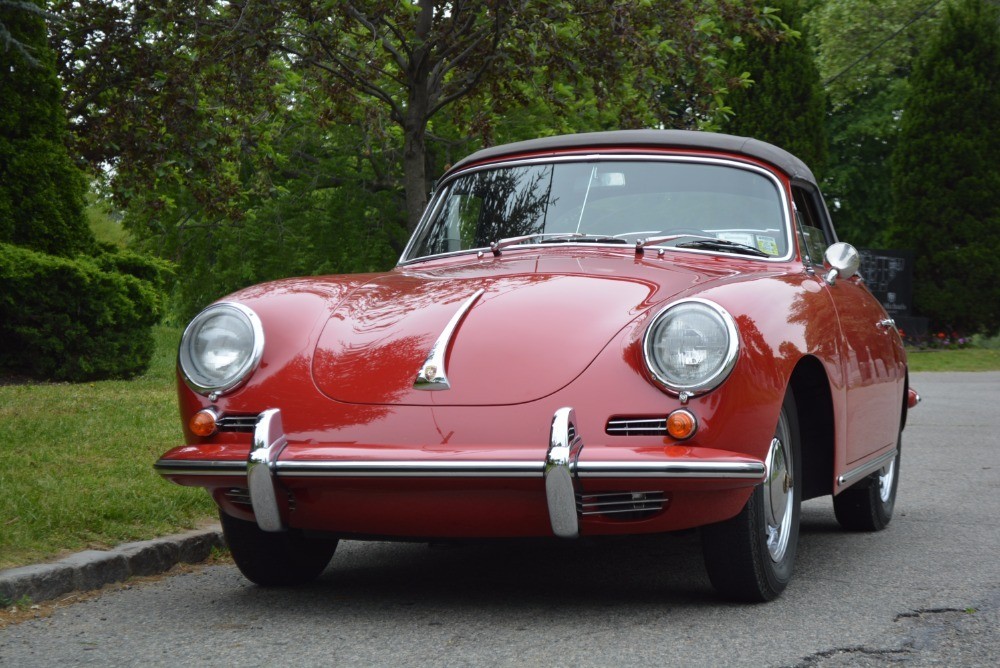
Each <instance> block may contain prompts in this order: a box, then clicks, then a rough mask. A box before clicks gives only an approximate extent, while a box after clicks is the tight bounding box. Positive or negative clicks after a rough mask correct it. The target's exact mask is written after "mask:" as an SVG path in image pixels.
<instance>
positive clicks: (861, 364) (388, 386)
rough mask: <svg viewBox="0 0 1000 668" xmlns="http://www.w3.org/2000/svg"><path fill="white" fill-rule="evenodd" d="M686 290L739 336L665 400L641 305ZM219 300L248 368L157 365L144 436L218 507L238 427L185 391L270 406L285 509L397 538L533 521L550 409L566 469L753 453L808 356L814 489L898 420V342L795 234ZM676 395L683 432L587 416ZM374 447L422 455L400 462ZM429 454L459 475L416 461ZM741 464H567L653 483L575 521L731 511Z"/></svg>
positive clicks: (523, 528)
mask: <svg viewBox="0 0 1000 668" xmlns="http://www.w3.org/2000/svg"><path fill="white" fill-rule="evenodd" d="M604 150H607V151H608V152H613V153H629V154H632V153H637V152H643V153H647V154H658V155H659V154H665V153H667V152H668V151H665V150H649V149H644V150H641V149H639V148H638V147H635V146H621V147H618V148H617V149H604ZM580 152H585V151H572V150H569V151H564V152H563V153H565V154H567V155H568V154H573V153H580ZM669 153H670V154H671V155H676V154H683V155H702V156H711V157H713V158H715V159H720V160H733V161H739V162H742V163H748V162H751V163H754V164H756V165H758V166H760V167H763V168H765V169H767V170H768V171H770V172H772V173H774V174H775V175H776V176H777V178H778V179H779V181H780V182H781V184H782V185H783V187H784V189H785V191H786V192H785V197H787V198H788V201H791V190H790V189H791V183H792V181H791V179H790V177H789V175H788V174H785V173H784V172H782V171H781V170H779V169H778V168H777V167H775V166H773V165H770V164H768V163H766V162H763V161H761V160H753V159H751V158H748V157H747V156H746V155H740V154H729V153H719V152H707V151H686V150H673V151H669ZM515 157H518V156H516V155H515V156H511V155H508V156H505V157H504V158H503V159H504V160H510V159H513V158H515ZM522 157H523V156H522ZM535 157H537V154H536V155H535ZM473 164H476V163H473ZM460 167H461V168H462V169H465V168H468V167H469V165H461V166H460ZM478 290H483V291H484V292H483V294H482V296H481V297H480V298H479V299H478V301H477V302H476V303H475V305H474V307H473V308H471V309H470V310H469V312H468V314H467V315H466V316H465V318H464V320H462V321H461V323H460V325H459V327H458V330H457V332H456V334H455V336H454V338H453V344H452V346H451V348H450V349H449V355H448V357H447V367H448V374H449V380H450V383H451V388H452V389H451V390H449V391H445V392H428V391H420V390H417V389H415V388H414V379H415V377H416V375H417V373H418V371H419V370H420V368H421V365H422V364H423V362H424V360H425V358H426V357H427V354H428V350H429V348H430V347H431V346H432V345H433V344H434V341H435V338H436V337H437V336H438V335H439V333H440V332H441V331H442V329H443V328H444V327H445V326H446V324H447V323H448V321H449V319H450V318H452V316H453V314H454V313H455V311H456V309H457V308H458V307H459V305H460V304H462V303H463V302H464V301H465V300H467V299H468V298H469V297H470V295H472V294H474V293H475V292H476V291H478ZM692 296H696V297H699V298H704V299H709V300H711V301H713V302H714V303H716V304H718V305H719V306H721V307H723V308H724V309H726V310H727V311H728V312H729V313H730V314H732V316H733V318H734V320H735V321H736V324H737V327H738V331H739V337H740V344H741V345H740V348H739V357H738V359H737V362H736V366H735V368H734V369H733V371H732V373H731V375H730V376H729V378H728V379H727V380H726V381H725V382H724V383H723V384H722V385H721V386H720V387H718V388H717V389H715V390H713V391H711V392H708V393H706V394H701V395H697V396H693V397H690V398H689V399H688V400H687V401H683V400H682V398H681V397H678V396H675V395H673V394H671V393H668V392H665V391H664V390H662V389H661V388H660V387H658V386H657V385H656V384H655V383H654V382H653V380H652V378H651V376H650V372H649V371H648V370H647V367H646V365H645V363H644V361H643V353H642V336H643V333H644V331H645V328H646V325H647V324H648V322H649V320H650V318H652V317H653V316H654V315H655V314H656V313H657V312H659V311H660V309H662V308H663V307H664V306H665V305H667V304H669V303H671V302H673V301H675V300H677V299H681V298H684V297H692ZM226 301H228V302H238V303H240V304H243V305H245V306H247V307H249V308H250V309H252V310H253V311H254V312H255V313H256V314H257V315H259V317H260V320H261V322H262V323H263V331H264V336H265V340H266V345H265V348H264V352H263V357H262V359H261V361H260V364H259V367H258V368H257V369H256V370H255V371H254V373H253V374H252V375H251V376H250V377H249V380H248V381H247V382H246V383H245V384H244V385H243V386H242V387H240V388H239V389H236V390H235V391H232V392H230V393H227V394H224V395H222V396H218V397H215V398H214V399H213V398H210V397H208V396H205V395H204V394H200V393H198V392H195V391H194V390H192V389H190V388H189V387H188V385H187V384H186V383H185V381H184V379H183V377H181V375H180V374H179V376H178V396H179V402H180V408H181V418H182V422H183V425H184V432H185V442H186V443H185V445H182V446H180V447H176V448H174V449H172V450H170V451H169V452H167V453H165V454H164V455H163V457H162V458H161V459H160V461H159V462H158V463H157V467H158V469H159V471H160V473H161V474H162V475H164V477H166V478H168V479H170V480H172V481H174V482H176V483H179V484H182V485H197V486H202V487H205V488H206V489H208V490H209V491H210V493H212V495H213V497H214V498H215V499H216V500H217V501H218V503H219V504H220V506H221V507H222V508H223V509H224V510H225V512H227V513H228V514H230V515H233V516H235V517H240V518H243V519H253V517H254V515H253V511H252V509H251V507H250V506H249V505H248V504H247V503H246V502H245V499H244V497H243V495H242V492H241V491H240V490H241V489H243V488H246V487H247V484H246V467H245V464H246V461H247V458H248V455H249V453H250V449H251V440H252V434H251V433H249V432H247V431H242V432H241V431H235V432H225V431H220V432H217V433H215V434H213V435H211V436H208V437H205V438H201V437H198V436H195V435H194V434H193V433H192V432H191V430H190V428H189V426H188V421H189V419H190V417H191V416H192V415H193V414H194V413H196V412H198V411H200V410H203V409H207V408H212V409H213V410H214V411H215V412H216V413H217V414H218V415H219V416H220V417H225V416H255V415H258V414H260V413H261V412H262V411H265V410H267V409H272V408H279V409H280V411H281V421H282V424H283V427H284V434H285V436H286V437H287V445H285V446H284V448H283V450H281V452H280V455H279V456H278V459H277V464H276V465H277V467H278V468H277V472H278V473H277V477H278V480H279V482H280V485H281V488H282V490H283V491H284V492H285V493H284V494H279V498H278V504H279V506H280V512H281V514H282V518H283V521H284V522H285V523H286V524H287V526H289V527H291V528H298V529H305V530H314V531H327V532H332V533H336V534H339V535H360V536H384V537H400V538H421V537H426V538H445V537H484V536H497V537H500V536H547V535H552V531H553V529H552V527H551V526H550V522H549V516H548V513H547V511H546V505H545V493H546V492H545V486H544V482H543V479H542V476H541V467H543V465H544V461H545V457H546V451H547V449H548V448H549V445H550V431H549V430H550V426H551V424H552V421H553V414H554V412H555V411H557V410H558V409H560V408H561V407H564V406H570V407H572V408H573V409H574V411H575V414H576V429H577V433H578V434H579V435H580V437H581V438H582V439H583V443H584V446H583V449H582V451H581V453H580V460H579V461H580V466H581V467H585V466H586V465H595V466H597V465H599V464H600V463H602V462H605V463H606V462H617V463H621V464H639V465H643V464H644V463H654V464H670V463H682V464H684V465H690V466H700V465H703V464H705V463H709V464H711V463H712V462H717V461H726V462H730V463H733V462H735V463H739V462H743V461H745V462H747V463H748V464H752V463H756V464H758V465H759V464H760V462H761V461H762V460H763V459H764V458H765V455H766V454H767V451H768V447H769V445H770V443H771V439H772V436H773V433H774V428H775V423H776V421H777V419H778V413H779V410H780V408H781V404H782V399H783V397H784V395H785V392H786V390H787V389H788V387H789V384H790V381H791V379H792V377H793V373H794V372H795V370H796V369H797V368H799V367H800V366H801V365H803V364H810V365H813V366H815V367H816V368H820V369H822V372H823V376H824V377H825V379H826V383H827V388H828V392H829V398H830V399H829V400H830V404H831V405H830V410H831V414H832V417H833V437H832V439H831V443H832V452H827V453H824V456H826V457H829V458H830V460H831V461H832V468H830V470H829V471H827V473H828V474H829V487H828V490H827V493H837V492H838V491H839V489H838V484H837V481H838V479H839V478H840V477H841V476H843V475H844V474H845V473H847V472H849V471H850V470H852V469H855V468H857V466H858V465H859V463H861V464H863V463H864V462H865V461H869V460H871V459H874V458H878V457H879V456H881V455H883V454H884V453H885V452H887V451H891V450H892V449H894V448H895V446H896V438H897V436H898V433H899V429H900V424H898V423H894V420H893V419H887V417H886V416H887V415H888V416H893V415H898V414H899V412H900V410H901V409H902V407H903V406H905V405H906V388H907V385H906V362H905V354H904V351H903V348H902V344H901V342H900V340H899V337H898V335H896V334H895V332H894V330H891V329H890V330H888V331H882V330H879V329H877V328H876V323H877V322H879V321H880V320H883V319H885V318H886V317H887V316H886V315H885V313H884V311H882V310H881V307H880V306H879V305H878V303H877V302H876V301H875V300H874V299H873V298H871V297H870V295H868V294H867V289H866V288H865V287H864V285H863V283H862V282H861V280H860V279H859V278H857V277H854V278H850V279H846V280H840V281H838V282H836V284H835V285H832V286H831V285H829V284H828V283H827V282H826V281H825V280H824V278H823V276H822V275H821V274H820V273H817V272H816V271H813V270H809V269H807V267H805V266H804V264H803V262H802V261H801V260H800V259H799V257H798V249H797V250H796V253H795V257H793V259H792V260H790V261H772V260H762V259H759V258H753V257H746V256H740V255H732V254H723V253H712V252H691V251H681V250H671V251H668V252H666V253H662V254H657V253H655V252H649V253H645V254H642V255H638V254H637V253H635V252H634V251H633V250H632V248H631V247H611V248H609V247H607V246H594V247H583V246H580V245H569V246H565V247H546V248H544V249H541V250H540V249H537V248H525V247H516V248H509V249H504V250H503V252H502V254H500V255H494V254H492V253H489V252H487V253H485V254H483V253H480V254H478V255H477V254H475V253H466V254H460V255H452V256H445V257H439V258H431V259H428V260H425V261H421V262H416V263H411V264H406V265H403V266H400V267H397V268H396V269H394V270H393V271H390V272H388V273H386V274H370V275H354V276H346V277H317V278H298V279H289V280H283V281H277V282H273V283H268V284H264V285H258V286H254V287H251V288H248V289H246V290H242V291H240V292H238V293H235V294H234V295H231V296H229V297H227V298H226ZM682 407H685V408H687V409H688V410H689V411H690V412H691V413H692V414H694V415H695V416H696V418H697V422H698V429H697V432H696V434H695V435H694V436H693V437H692V438H690V439H688V440H684V441H677V440H674V439H672V438H671V437H669V436H664V435H631V436H621V435H612V434H609V433H608V422H609V419H611V418H613V417H616V416H626V417H638V418H653V417H663V416H666V415H667V414H669V413H671V412H672V411H674V410H677V409H679V408H682ZM396 462H403V463H405V466H406V467H418V468H419V467H420V466H425V467H427V470H429V471H431V472H430V473H426V474H421V475H409V474H406V475H404V474H400V471H399V470H396V469H394V468H393V465H394V463H396ZM450 462H458V463H459V464H461V465H462V466H463V467H464V468H463V469H462V470H463V471H464V472H465V473H463V474H462V475H457V476H449V475H443V474H440V472H438V473H435V472H434V471H436V470H437V469H435V468H434V467H435V466H437V465H442V463H450ZM532 462H537V464H538V467H539V468H538V471H537V475H534V474H532V472H531V471H532V469H531V463H532ZM477 463H481V464H484V467H483V469H482V472H481V473H479V474H476V473H473V471H474V470H475V468H474V465H475V464H477ZM366 464H367V465H370V469H365V468H364V466H365V465H366ZM504 465H511V466H515V467H521V468H520V469H518V471H519V472H518V473H517V474H516V475H515V474H510V475H507V474H502V475H493V474H491V473H490V471H492V470H505V469H504V468H503V467H504ZM350 466H355V467H360V468H359V469H358V470H360V471H363V473H361V474H359V473H357V472H356V471H354V472H352V469H351V468H350ZM324 467H325V468H324ZM491 467H492V468H491ZM521 469H523V470H521ZM421 470H423V469H421ZM758 482H760V480H759V479H750V478H731V477H722V476H720V477H716V478H713V477H712V476H711V475H702V476H700V477H697V478H686V477H684V476H674V477H664V476H656V475H650V476H648V477H644V476H643V474H633V475H629V476H622V477H618V478H616V477H601V476H596V475H595V476H593V477H582V476H581V478H580V480H579V485H580V492H579V493H580V494H581V496H582V497H584V498H585V497H587V495H593V494H599V493H602V492H616V491H624V492H627V493H637V494H639V493H641V494H645V493H647V492H649V493H656V494H658V495H662V499H663V506H662V510H660V511H659V512H657V513H655V514H652V515H651V516H644V517H642V518H639V519H634V520H630V519H624V520H622V519H618V520H616V519H614V518H610V517H607V516H603V515H600V514H598V515H594V516H586V515H585V516H583V517H582V518H581V524H580V533H581V534H584V535H588V534H589V535H598V534H614V533H642V532H661V531H670V530H676V529H684V528H689V527H695V526H700V525H703V524H708V523H712V522H718V521H722V520H725V519H727V518H730V517H732V516H734V515H736V514H737V513H738V512H739V511H740V509H741V508H742V507H743V505H744V504H745V503H746V501H747V499H748V497H749V495H750V493H751V490H752V488H753V487H754V485H756V484H757V483H758Z"/></svg>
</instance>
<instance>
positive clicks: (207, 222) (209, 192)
mask: <svg viewBox="0 0 1000 668" xmlns="http://www.w3.org/2000/svg"><path fill="white" fill-rule="evenodd" d="M54 7H55V11H57V12H58V13H59V14H60V15H61V16H63V17H64V18H65V19H66V20H65V22H64V23H63V24H61V27H60V30H59V34H58V35H56V38H55V43H56V44H57V45H58V47H59V53H60V63H61V71H62V72H63V77H64V80H65V81H66V84H67V89H68V90H69V97H68V103H69V110H70V111H69V114H70V118H71V119H72V124H73V127H74V129H75V130H76V134H77V137H78V139H79V141H78V143H77V146H76V148H77V150H78V152H79V153H80V154H81V155H83V156H85V157H86V158H87V160H88V162H90V163H91V164H92V165H95V166H96V167H99V168H101V170H100V173H102V174H104V175H106V176H107V178H108V181H107V183H106V184H105V187H106V191H107V192H109V193H111V194H112V195H113V197H114V199H115V201H116V203H117V205H118V206H119V207H120V208H121V209H122V210H123V211H124V213H125V218H124V221H125V224H126V225H127V226H128V228H129V229H130V230H131V231H132V233H133V235H134V236H135V237H136V239H137V240H138V242H139V243H140V244H141V245H142V246H143V247H145V248H148V249H151V250H153V251H154V252H156V253H157V254H158V255H160V256H162V257H166V258H168V259H170V260H172V261H174V262H176V263H177V264H179V265H180V270H179V272H178V274H179V277H180V279H179V283H178V285H179V289H180V290H181V292H182V293H183V295H184V296H183V302H184V304H183V307H182V312H183V313H182V315H184V314H186V313H189V312H190V311H191V310H193V309H194V308H197V307H198V306H200V305H204V303H205V302H206V301H208V300H210V299H213V298H215V297H217V296H220V295H222V294H225V292H227V291H229V290H232V289H235V288H237V287H241V286H242V285H245V284H247V283H249V282H254V281H260V280H264V279H269V278H276V277H279V276H284V275H289V274H290V273H315V272H317V271H331V272H334V271H359V270H376V269H385V268H387V267H388V266H391V264H392V263H393V262H394V261H395V259H396V258H398V256H399V253H400V251H401V250H402V247H403V244H404V243H405V239H406V235H407V228H408V227H412V226H413V225H414V224H415V223H416V218H417V216H418V215H419V213H420V211H421V209H422V207H423V202H424V201H425V199H426V196H427V192H428V191H429V190H430V188H431V185H432V177H434V176H436V175H437V174H439V173H440V172H441V170H442V169H443V168H444V167H445V166H446V165H448V164H450V163H452V162H454V161H455V160H457V159H458V158H460V157H463V156H464V155H466V154H468V153H469V152H471V151H472V150H474V149H475V148H478V147H479V146H481V145H483V144H492V143H495V142H497V141H509V140H516V139H522V138H527V137H531V136H538V135H541V134H551V133H555V132H572V131H584V130H597V129H608V128H614V127H650V126H652V127H656V126H661V125H662V126H667V127H715V126H717V122H718V119H719V118H720V117H721V114H722V113H723V112H724V109H725V107H724V94H725V93H726V92H727V90H729V89H730V88H735V87H738V86H740V85H742V84H743V82H742V81H741V80H740V79H739V77H733V76H731V75H730V74H729V73H728V71H727V70H726V68H725V60H724V56H725V54H727V53H729V50H730V45H731V43H732V42H733V41H734V40H735V38H736V36H737V35H745V36H749V35H755V34H763V33H776V32H779V31H780V30H782V29H783V24H782V23H781V21H780V20H779V19H778V18H777V17H776V16H773V15H764V14H762V13H761V12H760V11H759V10H757V9H755V8H753V7H748V6H745V4H744V3H742V2H737V1H735V0H710V1H708V2H698V3H688V2H682V3H646V2H625V3H618V4H615V5H610V4H606V3H590V2H582V1H579V2H566V1H564V0H546V1H543V2H528V1H527V0H490V1H488V2H476V3H473V2H450V3H442V2H432V1H431V0H427V1H426V2H424V1H421V2H408V1H403V2H399V1H396V0H393V1H392V2H389V1H388V0H372V1H367V2H360V1H353V2H319V1H311V2H310V1H307V0H296V1H292V0H266V1H264V0H262V1H258V2H253V3H250V2H247V3H222V2H205V1H204V0H148V1H144V2H136V1H134V0H133V1H129V0H116V1H115V2H111V1H110V0H106V1H105V2H88V3H79V2H74V1H73V0H59V1H58V2H56V3H55V5H54ZM428 21H429V24H428ZM108 167H110V169H108Z"/></svg>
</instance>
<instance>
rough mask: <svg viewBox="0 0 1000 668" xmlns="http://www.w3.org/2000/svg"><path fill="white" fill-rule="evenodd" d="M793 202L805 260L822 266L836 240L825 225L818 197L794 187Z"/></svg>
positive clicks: (803, 189) (801, 188)
mask: <svg viewBox="0 0 1000 668" xmlns="http://www.w3.org/2000/svg"><path fill="white" fill-rule="evenodd" d="M792 200H793V203H794V204H795V224H796V227H797V228H798V236H799V245H800V246H801V248H802V255H803V260H805V261H806V262H809V263H812V264H818V265H821V264H823V254H824V253H825V252H826V249H827V247H828V246H829V245H830V244H832V243H833V241H834V240H833V238H832V237H831V236H830V235H829V233H828V232H827V230H828V229H829V228H828V226H827V225H824V224H823V218H824V217H823V214H822V213H821V209H820V206H819V202H818V201H817V195H816V194H815V193H813V192H810V191H809V190H806V189H805V188H803V187H800V186H792Z"/></svg>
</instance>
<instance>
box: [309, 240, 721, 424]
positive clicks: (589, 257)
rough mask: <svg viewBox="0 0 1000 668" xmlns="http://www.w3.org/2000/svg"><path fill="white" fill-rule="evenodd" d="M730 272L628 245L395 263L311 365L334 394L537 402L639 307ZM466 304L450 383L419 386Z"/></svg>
mask: <svg viewBox="0 0 1000 668" xmlns="http://www.w3.org/2000/svg"><path fill="white" fill-rule="evenodd" d="M732 274H733V272H731V271H727V272H721V271H719V270H718V269H714V268H708V267H703V268H700V269H698V270H694V269H692V268H691V267H683V268H682V267H677V266H674V265H671V264H668V263H663V262H655V261H651V262H647V261H639V260H636V259H634V258H630V257H627V256H625V255H624V254H621V253H618V254H614V253H599V252H591V253H590V254H572V253H555V252H551V251H550V252H549V253H548V254H542V255H536V254H527V256H526V255H524V254H522V255H519V256H517V257H508V254H504V256H503V257H501V258H492V257H490V256H488V259H484V260H482V261H479V262H472V263H468V262H467V263H462V264H452V265H448V266H443V267H441V266H439V267H436V268H423V270H421V267H419V266H417V267H408V268H402V269H397V270H396V271H393V272H390V273H388V274H385V275H382V276H379V277H377V278H374V279H373V280H371V281H369V282H367V283H365V284H364V285H362V286H360V287H358V288H357V289H355V290H354V291H352V292H351V293H350V294H349V295H348V296H347V297H346V298H344V299H343V300H342V301H341V302H340V303H339V304H338V305H337V306H336V308H335V309H334V310H333V312H332V313H331V317H330V319H329V321H328V322H327V325H326V327H325V328H324V330H323V333H322V334H321V336H320V338H319V342H318V345H317V348H316V353H315V355H314V358H313V376H314V379H315V382H316V384H317V386H318V387H319V389H320V390H321V391H322V392H323V393H324V394H326V395H327V396H329V397H331V398H333V399H336V400H338V401H342V402H348V403H363V404H418V405H439V406H441V405H499V404H516V403H522V402H526V401H532V400H534V399H539V398H541V397H544V396H546V395H549V394H552V393H553V392H556V391H558V390H559V389H561V388H562V387H565V386H566V385H567V384H569V383H570V382H572V380H573V379H574V378H576V377H577V376H579V375H580V374H581V373H582V372H583V371H584V369H586V368H587V366H588V365H589V364H590V363H591V362H593V360H594V358H595V357H597V355H598V354H599V353H600V351H601V350H602V349H603V348H604V347H605V346H607V345H608V343H609V342H610V341H611V340H612V339H613V338H614V336H615V335H616V334H617V333H618V332H619V331H621V329H622V328H623V327H625V326H626V325H627V324H628V323H629V322H631V321H632V320H634V319H635V318H636V317H637V316H638V315H639V314H641V313H643V312H644V311H646V310H648V309H649V308H651V307H652V306H654V305H655V304H657V303H660V302H662V301H664V300H666V299H668V298H670V297H672V296H675V295H677V294H678V293H681V292H685V291H688V290H691V289H692V288H695V287H699V286H704V284H706V283H711V282H714V281H717V280H719V279H721V278H723V277H724V276H726V275H732ZM480 290H481V291H482V294H481V295H480V296H479V297H478V298H476V299H474V300H473V297H474V295H475V294H476V293H477V292H478V291H480ZM470 301H471V305H468V304H469V303H470ZM463 305H468V309H467V311H466V312H465V315H464V317H463V318H462V319H461V320H460V321H459V322H458V324H457V327H456V328H455V329H454V330H453V332H452V335H451V336H450V337H447V341H446V343H447V355H446V358H445V367H446V373H447V377H448V380H449V384H450V388H449V389H445V390H436V391H427V390H417V389H414V381H415V380H416V378H417V374H418V372H419V371H420V370H421V369H422V368H423V366H424V363H425V361H426V360H427V358H428V354H429V353H430V351H431V349H432V347H433V346H434V344H435V342H437V341H439V340H442V339H443V338H445V337H442V332H444V331H445V329H446V328H447V326H448V323H449V322H450V321H451V320H452V319H453V318H454V317H455V315H456V313H458V312H459V311H460V309H462V307H463Z"/></svg>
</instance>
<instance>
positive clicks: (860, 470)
mask: <svg viewBox="0 0 1000 668" xmlns="http://www.w3.org/2000/svg"><path fill="white" fill-rule="evenodd" d="M896 454H897V450H896V448H893V449H892V450H891V451H889V452H887V453H885V454H884V455H882V456H881V457H876V458H875V459H873V460H871V461H869V462H865V463H864V464H862V465H861V466H858V467H856V468H853V469H851V470H850V471H848V472H847V473H845V474H844V475H842V476H840V477H839V478H837V487H850V486H851V485H853V484H854V483H855V482H857V481H858V480H860V479H861V478H864V477H865V476H866V475H868V474H869V473H874V472H875V471H878V470H879V469H880V468H882V467H883V466H886V465H887V464H888V463H889V462H891V461H892V460H893V459H895V458H896Z"/></svg>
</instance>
